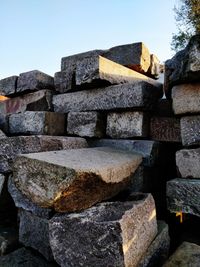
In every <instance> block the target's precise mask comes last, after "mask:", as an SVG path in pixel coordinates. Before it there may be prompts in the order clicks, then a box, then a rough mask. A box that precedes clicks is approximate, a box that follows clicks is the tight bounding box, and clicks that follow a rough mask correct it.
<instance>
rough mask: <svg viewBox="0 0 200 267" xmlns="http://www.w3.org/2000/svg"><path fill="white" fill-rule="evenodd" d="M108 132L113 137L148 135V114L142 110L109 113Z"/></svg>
mask: <svg viewBox="0 0 200 267" xmlns="http://www.w3.org/2000/svg"><path fill="white" fill-rule="evenodd" d="M106 134H107V135H108V136H110V137H112V138H131V137H147V136H148V135H149V119H148V116H147V115H146V114H145V113H143V112H140V111H133V112H132V111H130V112H123V113H116V112H112V113H109V114H108V117H107V128H106Z"/></svg>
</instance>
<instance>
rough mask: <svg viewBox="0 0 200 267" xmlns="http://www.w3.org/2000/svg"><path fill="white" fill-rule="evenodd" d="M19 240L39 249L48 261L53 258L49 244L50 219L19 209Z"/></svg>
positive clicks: (27, 245) (25, 244)
mask: <svg viewBox="0 0 200 267" xmlns="http://www.w3.org/2000/svg"><path fill="white" fill-rule="evenodd" d="M19 220H20V223H19V241H20V243H22V244H23V245H24V246H26V247H31V248H33V249H35V250H37V251H39V252H40V253H41V254H42V255H43V256H44V257H45V258H46V259H47V260H48V261H52V260H53V255H52V251H51V248H50V244H49V221H48V219H45V218H41V217H38V216H36V215H34V214H32V213H31V212H28V211H25V210H22V209H20V210H19Z"/></svg>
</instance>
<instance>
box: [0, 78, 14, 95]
mask: <svg viewBox="0 0 200 267" xmlns="http://www.w3.org/2000/svg"><path fill="white" fill-rule="evenodd" d="M17 79H18V76H11V77H7V78H4V79H2V80H0V95H5V96H9V95H12V94H15V92H16V88H17Z"/></svg>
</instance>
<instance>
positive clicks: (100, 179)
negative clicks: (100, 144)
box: [13, 147, 142, 212]
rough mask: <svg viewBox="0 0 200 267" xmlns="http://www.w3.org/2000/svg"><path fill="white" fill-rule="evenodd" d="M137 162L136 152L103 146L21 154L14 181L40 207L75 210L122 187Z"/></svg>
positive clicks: (138, 156) (86, 206) (139, 158)
mask: <svg viewBox="0 0 200 267" xmlns="http://www.w3.org/2000/svg"><path fill="white" fill-rule="evenodd" d="M141 161H142V157H141V155H140V154H136V153H130V152H129V153H128V152H125V151H120V150H116V149H111V148H106V147H104V148H88V149H76V150H73V151H72V150H63V151H53V152H43V153H34V154H28V155H21V156H18V158H17V159H16V161H15V164H14V168H13V171H14V182H15V184H16V186H17V187H18V189H19V190H20V191H21V192H22V194H24V195H25V196H27V197H28V198H29V199H30V200H31V201H32V202H34V203H36V204H38V205H39V206H41V207H46V208H54V209H55V210H56V211H58V212H66V211H76V210H82V209H85V208H88V207H90V206H92V205H93V204H95V203H97V202H99V201H102V200H104V199H108V198H111V197H112V196H114V195H116V194H117V193H119V192H120V191H121V190H123V189H124V188H126V187H127V186H128V184H129V182H130V179H131V175H132V174H133V173H134V172H135V170H136V169H137V167H138V166H139V164H140V163H141ZM21 177H23V179H21Z"/></svg>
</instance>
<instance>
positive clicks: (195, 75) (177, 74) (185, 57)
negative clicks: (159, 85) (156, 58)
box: [165, 35, 200, 97]
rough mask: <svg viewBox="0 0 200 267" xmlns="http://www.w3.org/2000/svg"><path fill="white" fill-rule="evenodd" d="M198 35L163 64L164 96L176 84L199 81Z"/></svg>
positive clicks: (199, 47) (199, 48)
mask: <svg viewBox="0 0 200 267" xmlns="http://www.w3.org/2000/svg"><path fill="white" fill-rule="evenodd" d="M199 77H200V35H195V36H193V37H192V38H191V40H190V42H189V44H188V45H187V47H186V48H185V49H184V50H182V51H180V52H178V53H177V54H176V55H175V56H174V57H173V58H172V59H170V60H167V61H166V62H165V94H166V96H167V97H170V94H171V88H172V87H173V86H174V85H177V84H183V83H191V82H192V83H193V82H199V81H200V78H199Z"/></svg>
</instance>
